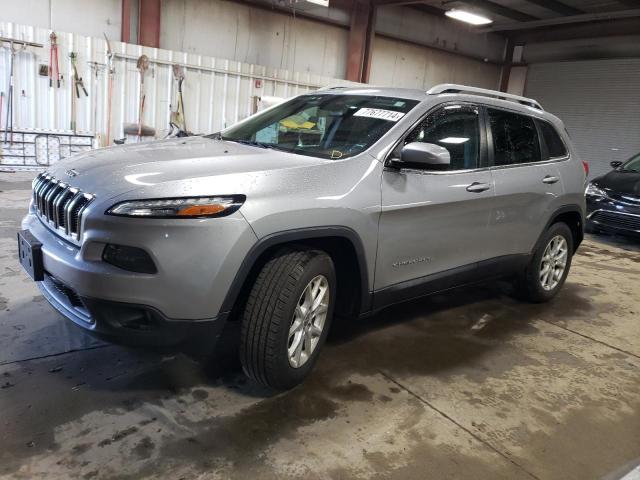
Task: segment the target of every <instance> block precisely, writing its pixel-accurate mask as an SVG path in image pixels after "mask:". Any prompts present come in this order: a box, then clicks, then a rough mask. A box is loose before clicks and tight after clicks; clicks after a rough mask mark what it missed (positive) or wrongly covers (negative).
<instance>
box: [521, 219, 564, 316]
mask: <svg viewBox="0 0 640 480" xmlns="http://www.w3.org/2000/svg"><path fill="white" fill-rule="evenodd" d="M572 246H573V236H572V234H571V229H570V228H569V227H568V226H567V225H566V224H565V223H554V224H553V225H551V227H549V230H547V232H546V233H545V235H544V237H543V238H542V240H541V242H540V243H539V245H538V248H537V249H536V251H535V253H534V255H533V257H532V259H531V261H530V262H529V265H527V268H526V269H525V271H524V272H523V273H522V275H521V277H520V279H519V291H520V294H521V296H522V297H523V299H525V300H528V301H531V302H536V303H539V302H546V301H548V300H551V299H552V298H553V297H554V296H555V295H556V294H557V293H558V291H560V288H562V285H563V284H564V282H565V280H566V278H567V275H568V273H569V268H570V267H571V259H572V256H573V247H572Z"/></svg>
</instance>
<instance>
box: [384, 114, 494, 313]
mask: <svg viewBox="0 0 640 480" xmlns="http://www.w3.org/2000/svg"><path fill="white" fill-rule="evenodd" d="M481 126H482V119H481V111H480V108H479V107H478V106H477V105H472V104H447V105H441V106H439V107H436V109H435V110H432V111H431V112H430V113H428V114H427V115H426V116H425V118H424V119H423V120H421V121H420V123H419V124H418V125H417V126H416V127H414V128H413V129H412V130H411V131H410V132H409V133H408V135H406V137H405V138H404V139H403V140H402V141H401V142H400V144H399V146H398V147H397V148H396V149H395V150H394V154H396V155H397V154H398V153H399V150H400V149H401V147H402V146H403V145H405V144H407V143H411V142H416V141H417V142H426V143H435V144H437V145H440V146H442V147H444V148H446V149H447V150H448V151H449V153H450V155H451V164H450V165H448V166H446V167H444V169H442V168H443V167H438V168H440V169H439V170H414V169H401V170H397V169H391V168H385V170H384V172H383V174H382V214H381V217H380V228H379V242H378V257H377V262H376V276H375V289H376V290H381V289H393V288H397V289H402V288H403V284H404V286H406V284H407V282H409V283H411V286H414V287H420V283H424V282H428V281H430V279H429V277H431V278H433V275H434V274H438V273H442V274H443V276H446V274H447V273H455V272H456V269H458V270H460V268H459V267H462V269H463V270H469V269H471V268H474V267H475V262H478V261H479V260H482V259H484V258H486V255H487V251H486V244H487V242H488V240H489V237H488V223H489V217H490V214H491V211H492V205H493V204H492V200H493V193H494V192H493V184H492V177H491V172H490V170H489V169H488V168H487V160H486V136H485V129H484V128H481ZM434 168H436V167H434ZM407 296H412V295H410V293H407ZM379 298H380V297H379V295H378V294H377V293H376V303H377V302H378V299H379Z"/></svg>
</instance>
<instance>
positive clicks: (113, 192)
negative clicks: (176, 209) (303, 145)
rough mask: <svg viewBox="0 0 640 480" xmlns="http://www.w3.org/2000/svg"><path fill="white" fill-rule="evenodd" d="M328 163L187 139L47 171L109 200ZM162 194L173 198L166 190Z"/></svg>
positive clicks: (85, 158)
mask: <svg viewBox="0 0 640 480" xmlns="http://www.w3.org/2000/svg"><path fill="white" fill-rule="evenodd" d="M326 162H330V160H323V159H319V158H315V157H305V156H301V155H294V154H290V153H286V152H280V151H277V150H270V149H264V148H260V147H253V146H250V145H242V144H238V143H234V142H227V141H222V140H214V139H210V138H206V137H190V138H176V139H170V140H161V141H155V142H144V143H138V144H132V145H125V146H117V147H110V148H104V149H99V150H92V151H90V152H86V153H83V154H81V155H78V156H75V157H74V158H72V159H68V160H64V161H61V162H59V163H57V164H56V165H55V166H54V167H52V168H50V169H49V172H50V173H51V174H53V175H54V176H55V177H56V178H58V179H60V180H62V181H65V182H67V183H69V184H70V185H72V186H74V187H77V188H80V189H81V190H83V191H85V192H87V193H93V194H97V195H100V196H101V197H103V198H106V197H109V198H112V197H115V196H118V195H121V194H124V193H126V192H129V191H132V190H138V189H141V188H143V189H145V190H147V189H149V187H154V189H158V188H159V189H160V190H161V189H162V185H163V184H166V185H167V186H169V184H171V185H175V183H173V182H178V181H185V183H186V184H188V183H193V182H194V181H198V180H203V181H205V182H206V181H207V179H210V180H211V181H213V180H217V181H216V182H215V183H218V184H219V183H220V180H221V178H220V177H224V176H227V175H229V176H234V177H235V176H236V175H237V174H247V173H251V172H261V171H273V170H278V169H286V168H295V167H302V166H307V167H308V166H313V165H318V164H322V163H326ZM245 176H246V175H245ZM229 187H231V186H229ZM228 193H232V192H231V191H230V192H228ZM166 194H167V196H170V195H173V193H171V192H169V191H167V193H166Z"/></svg>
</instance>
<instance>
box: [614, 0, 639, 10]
mask: <svg viewBox="0 0 640 480" xmlns="http://www.w3.org/2000/svg"><path fill="white" fill-rule="evenodd" d="M618 3H621V4H622V5H624V6H625V7H629V8H640V0H618Z"/></svg>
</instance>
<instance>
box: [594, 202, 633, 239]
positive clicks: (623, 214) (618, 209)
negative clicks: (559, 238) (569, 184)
mask: <svg viewBox="0 0 640 480" xmlns="http://www.w3.org/2000/svg"><path fill="white" fill-rule="evenodd" d="M587 225H588V226H589V227H591V228H595V229H600V230H605V231H608V232H612V233H618V234H622V235H628V236H634V237H640V205H633V204H630V203H628V202H622V201H619V200H616V199H612V198H594V197H589V196H587Z"/></svg>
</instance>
